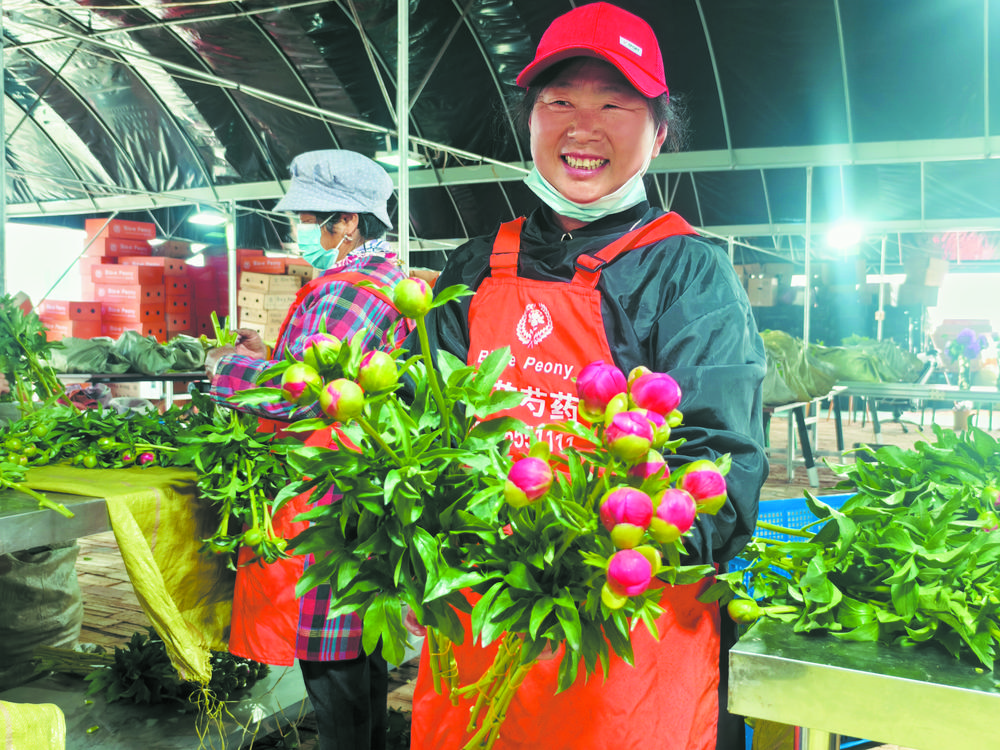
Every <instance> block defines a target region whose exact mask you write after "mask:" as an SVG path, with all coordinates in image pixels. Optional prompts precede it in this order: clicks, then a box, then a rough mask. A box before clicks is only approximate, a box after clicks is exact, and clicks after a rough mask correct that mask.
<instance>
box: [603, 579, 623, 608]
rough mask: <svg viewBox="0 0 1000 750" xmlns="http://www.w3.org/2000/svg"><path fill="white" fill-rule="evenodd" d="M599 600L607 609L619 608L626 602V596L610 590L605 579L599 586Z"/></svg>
mask: <svg viewBox="0 0 1000 750" xmlns="http://www.w3.org/2000/svg"><path fill="white" fill-rule="evenodd" d="M601 601H602V602H604V606H605V607H607V608H608V609H621V608H622V607H624V606H625V605H626V604H628V597H627V596H619V595H618V594H616V593H615V592H614V591H612V590H611V587H610V586H609V585H608V583H607V581H605V582H604V585H603V586H601Z"/></svg>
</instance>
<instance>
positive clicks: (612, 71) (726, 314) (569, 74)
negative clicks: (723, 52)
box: [411, 2, 767, 750]
mask: <svg viewBox="0 0 1000 750" xmlns="http://www.w3.org/2000/svg"><path fill="white" fill-rule="evenodd" d="M517 82H518V84H519V85H520V86H521V87H523V88H525V89H526V91H525V96H524V101H523V103H522V105H521V108H520V118H519V119H520V120H521V122H522V123H524V124H526V125H527V129H528V135H529V137H530V144H531V154H532V158H533V160H534V169H533V170H532V172H531V173H530V174H529V176H528V177H527V178H526V180H525V182H526V184H527V186H528V187H529V188H530V189H531V191H532V192H533V193H534V194H535V195H536V196H537V197H538V199H539V200H540V202H541V204H542V205H541V206H540V207H539V208H538V209H536V210H535V211H533V212H532V213H531V214H530V215H529V216H527V217H526V218H521V219H517V220H515V221H512V222H508V223H506V224H503V225H501V227H500V230H499V232H498V233H497V234H496V235H495V236H487V237H482V238H478V239H473V240H471V241H469V242H467V243H466V244H465V245H463V246H461V247H459V248H457V249H456V250H454V251H453V252H452V253H451V254H450V255H449V257H448V261H447V264H446V266H445V269H444V270H443V271H442V273H441V278H440V279H439V280H438V283H437V288H440V289H443V288H446V287H448V286H451V285H454V284H464V285H466V286H468V287H470V288H471V289H473V290H475V295H474V296H473V297H472V298H471V301H470V300H469V299H468V298H463V299H461V300H456V301H453V302H449V303H447V304H444V305H441V306H439V307H436V308H435V309H434V310H432V311H431V314H430V315H429V316H428V318H427V329H428V337H429V339H430V345H431V349H432V350H438V349H442V350H445V351H448V352H450V353H452V354H453V355H455V356H457V357H459V358H461V359H462V360H464V361H466V362H470V363H471V362H474V361H477V360H478V359H479V358H481V354H482V352H489V351H494V350H496V349H499V348H501V347H503V346H510V349H511V355H512V356H511V358H510V363H509V365H508V366H507V368H506V369H505V371H504V372H503V374H502V375H501V376H500V379H501V380H502V381H503V383H504V388H505V389H507V390H518V391H521V392H522V393H524V394H526V396H527V398H526V399H525V401H524V403H523V404H522V405H521V406H519V407H517V408H516V409H515V410H512V415H513V416H515V417H517V418H519V419H521V420H522V421H524V422H525V423H526V424H528V425H530V426H533V427H536V428H537V433H538V434H540V435H541V436H542V437H544V436H545V433H546V430H547V429H548V428H546V425H547V424H549V423H551V422H554V421H558V420H560V419H564V418H566V414H565V413H566V412H567V410H569V411H571V412H573V415H572V416H576V415H577V414H578V413H579V412H580V411H583V410H584V409H583V405H582V404H577V403H575V402H574V403H572V404H570V403H568V402H567V399H566V395H567V391H568V390H569V389H567V387H566V379H565V377H564V376H565V374H567V373H570V372H574V373H579V372H580V371H581V370H582V368H583V367H584V366H585V365H588V364H590V363H594V362H604V363H609V364H613V365H614V366H615V367H617V368H618V369H620V370H621V371H622V372H623V373H631V372H633V371H636V370H637V369H638V368H648V369H650V370H652V371H655V372H664V373H666V372H669V373H670V374H671V375H672V376H673V377H674V379H675V380H676V381H677V383H678V385H679V386H680V391H681V392H682V393H684V401H683V402H682V403H681V405H680V407H679V408H680V410H681V411H682V412H683V413H684V423H683V425H680V426H678V427H677V429H676V437H677V438H682V439H683V445H682V446H681V447H680V448H679V449H678V452H677V455H676V456H675V457H671V458H670V464H671V466H670V468H671V470H674V469H678V468H680V467H681V466H684V465H693V464H694V462H697V461H708V462H712V461H714V460H715V459H717V458H719V457H720V456H722V455H724V454H729V455H730V456H731V458H732V469H731V471H730V473H729V475H728V477H729V478H730V482H729V491H728V493H727V494H725V495H720V497H719V502H720V504H721V507H720V509H719V512H718V514H717V515H715V516H712V517H708V518H699V520H697V521H696V522H695V525H694V526H693V527H692V528H691V529H689V530H688V532H687V534H686V535H685V537H684V546H685V550H686V552H687V558H686V559H685V563H688V562H690V563H712V564H716V565H720V566H725V565H726V563H727V562H728V561H729V560H730V559H732V558H733V557H734V556H735V555H736V554H737V553H738V552H739V551H740V549H741V548H742V547H743V546H744V545H745V544H746V542H747V540H748V539H749V538H750V536H751V534H752V530H753V528H754V522H755V518H756V508H757V497H758V494H759V491H760V487H761V484H762V482H763V481H764V478H765V477H766V475H767V463H766V460H765V457H764V451H763V442H764V441H763V430H762V426H763V419H762V416H761V390H760V385H761V381H762V379H763V376H764V351H763V345H762V342H761V339H760V336H759V335H758V333H757V329H756V326H755V324H754V321H753V317H752V315H751V312H750V305H749V302H748V300H747V297H746V293H745V291H744V290H743V288H742V284H741V283H740V281H739V279H738V278H736V275H735V272H734V270H733V267H732V264H731V263H730V262H729V260H728V258H727V256H726V254H725V253H724V252H723V251H722V250H721V248H719V247H718V246H716V245H714V244H712V243H711V242H708V241H706V240H705V239H703V238H701V237H699V236H698V235H697V234H696V233H695V232H694V230H693V229H692V228H691V227H690V226H689V225H688V224H687V222H686V221H685V220H684V219H682V218H681V217H680V216H678V215H677V214H673V213H667V214H665V213H663V212H662V211H660V210H659V209H655V208H652V207H651V206H650V204H649V202H648V199H647V197H646V192H645V187H644V184H643V175H644V174H645V171H646V168H647V167H648V165H649V162H650V160H651V159H652V158H653V156H655V155H656V154H657V153H659V151H660V149H661V148H662V147H663V145H664V144H665V143H668V142H672V141H671V130H672V129H673V128H674V126H675V124H677V123H678V118H676V115H675V112H674V111H673V109H672V107H671V103H670V95H669V93H668V91H667V84H666V79H665V76H664V72H663V61H662V57H661V54H660V49H659V44H658V42H657V39H656V36H655V34H654V33H653V31H652V29H651V28H650V27H649V25H648V24H646V22H645V21H643V20H642V19H641V18H638V17H637V16H635V15H633V14H631V13H628V12H626V11H624V10H622V9H621V8H618V7H616V6H614V5H611V4H609V3H603V2H598V3H590V4H586V5H581V6H580V7H578V8H576V9H575V10H572V11H570V12H569V13H566V14H565V15H563V16H560V17H559V18H557V19H555V21H553V23H552V24H551V25H550V26H549V28H548V29H547V30H546V32H545V33H544V35H543V36H542V39H541V41H540V43H539V45H538V50H537V53H536V55H535V59H534V60H533V61H532V62H531V64H529V65H528V66H527V67H526V68H525V69H524V70H523V71H522V73H521V74H520V75H519V76H518V78H517ZM677 131H678V132H676V133H674V135H675V136H676V135H680V134H682V132H683V131H682V128H681V127H679V125H678V127H677ZM411 348H412V347H411ZM545 363H550V364H551V367H547V366H546V364H545ZM539 365H540V366H539ZM673 435H674V433H672V436H673ZM530 447H531V446H527V445H523V444H517V445H515V446H514V450H513V451H512V452H513V453H515V454H517V455H521V454H523V453H525V452H527V450H528V449H529V448H530ZM699 592H700V588H699V584H692V585H688V586H680V585H677V586H666V587H664V589H663V595H662V597H661V598H660V600H659V605H660V606H661V607H662V608H663V610H664V613H663V615H662V616H661V617H659V618H657V620H656V627H657V630H658V632H659V634H660V638H659V640H658V641H657V640H655V639H653V638H652V637H651V636H650V635H649V634H648V633H647V632H646V631H645V630H644V629H643V628H637V629H635V630H634V631H633V638H632V648H633V650H634V664H633V665H628V664H626V663H625V662H624V661H622V660H620V659H615V658H613V659H611V660H610V662H609V663H608V664H607V665H606V667H607V668H606V670H605V674H602V675H600V676H594V677H593V678H592V679H590V680H589V681H585V680H584V679H583V677H582V676H581V678H580V679H579V680H577V682H575V683H574V684H573V685H572V686H571V687H569V688H568V689H566V690H563V691H561V692H559V693H558V694H557V688H558V686H559V674H560V659H559V658H555V659H550V660H548V661H539V662H538V663H536V664H535V665H534V666H533V667H532V668H531V671H530V672H529V673H528V674H527V676H526V677H525V678H524V682H523V683H522V684H521V687H520V688H519V689H518V691H517V693H516V695H515V696H514V698H513V700H512V702H511V704H510V706H509V709H508V711H507V713H506V720H505V723H504V729H503V732H502V733H501V735H500V737H499V739H498V740H497V742H496V744H495V745H494V748H495V750H501V749H503V750H515V749H516V750H522V749H526V748H534V747H546V748H549V749H550V750H570V749H571V748H572V750H588V749H589V748H595V749H596V748H606V747H614V746H620V747H628V748H631V747H642V746H645V745H646V744H648V741H649V738H650V737H656V738H657V747H660V748H666V750H716V749H717V748H730V747H739V746H741V745H742V738H743V727H742V722H741V721H740V720H738V719H737V720H736V721H733V722H729V721H726V719H727V718H731V717H728V716H727V714H726V712H725V711H724V710H723V707H724V703H722V701H724V700H725V696H726V686H725V680H724V674H722V673H721V671H720V665H721V664H724V663H726V658H727V649H728V644H729V643H730V642H731V641H732V640H734V639H735V628H734V627H733V626H732V623H731V621H729V620H728V618H726V617H725V616H724V615H722V614H721V613H720V612H719V607H718V605H717V604H702V603H701V602H700V601H698V594H699ZM543 630H544V628H543ZM539 637H545V634H544V632H542V633H540V634H539ZM472 641H473V639H472V637H471V635H467V637H466V638H465V642H464V643H462V644H460V645H459V644H456V645H455V655H456V661H457V663H458V666H459V670H460V678H461V680H462V681H467V678H468V677H470V676H471V675H478V674H479V672H477V670H476V667H475V666H474V665H476V664H482V663H489V662H490V660H491V657H490V656H489V653H490V652H489V650H488V649H487V648H483V647H481V646H480V645H479V644H475V643H473V642H472ZM492 648H493V649H495V648H496V646H495V644H494V646H493V647H492ZM557 656H558V655H557ZM430 658H431V657H430V653H429V650H428V648H425V653H424V655H423V661H422V663H421V671H420V676H419V677H418V684H417V688H416V691H415V693H414V701H413V709H414V710H413V731H412V737H413V740H412V747H413V748H414V749H415V750H416V749H418V748H419V749H423V748H426V749H427V750H431V748H440V747H461V746H462V745H463V743H464V742H466V741H468V740H469V738H470V736H469V735H466V731H465V730H466V726H467V724H468V720H469V710H468V709H469V706H468V705H466V704H465V703H462V702H461V701H460V702H459V705H458V706H457V707H456V706H453V705H452V704H451V702H450V701H449V699H448V698H447V697H444V696H441V695H438V694H437V693H435V692H434V689H433V685H432V681H431V680H430V677H429V676H428V675H429V668H428V667H429V664H430ZM463 665H464V666H463ZM562 668H563V669H565V666H563V667H562ZM463 670H465V671H464V672H463ZM639 695H648V696H656V699H655V700H650V701H640V700H637V696H639ZM552 716H559V717H561V718H562V719H563V720H562V721H561V722H560V726H558V727H555V726H553V725H552V722H551V720H550V719H551V717H552ZM717 741H718V742H717Z"/></svg>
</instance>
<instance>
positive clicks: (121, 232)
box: [83, 219, 156, 240]
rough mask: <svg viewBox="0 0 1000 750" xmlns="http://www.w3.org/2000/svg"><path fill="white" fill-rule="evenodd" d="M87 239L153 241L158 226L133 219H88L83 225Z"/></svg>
mask: <svg viewBox="0 0 1000 750" xmlns="http://www.w3.org/2000/svg"><path fill="white" fill-rule="evenodd" d="M83 226H84V229H85V230H86V232H87V237H124V238H127V239H135V240H151V239H153V238H154V237H155V236H156V224H154V223H152V222H151V221H132V220H131V219H111V220H110V221H109V220H108V219H87V220H85V221H84V223H83Z"/></svg>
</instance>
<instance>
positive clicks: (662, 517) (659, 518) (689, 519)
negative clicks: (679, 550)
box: [649, 488, 698, 544]
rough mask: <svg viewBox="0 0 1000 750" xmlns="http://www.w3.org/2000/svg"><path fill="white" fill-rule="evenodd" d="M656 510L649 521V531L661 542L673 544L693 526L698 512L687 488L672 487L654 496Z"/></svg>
mask: <svg viewBox="0 0 1000 750" xmlns="http://www.w3.org/2000/svg"><path fill="white" fill-rule="evenodd" d="M654 501H655V502H656V511H655V512H654V513H653V518H652V520H651V521H650V522H649V533H650V535H651V536H652V537H653V539H655V540H656V541H658V542H659V543H660V544H671V543H673V542H675V541H677V540H678V539H680V538H681V535H682V534H683V533H684V532H686V531H687V530H688V529H690V528H691V524H693V523H694V517H695V515H696V514H697V512H698V508H697V505H696V503H695V500H694V497H692V496H691V493H690V492H688V491H687V490H682V489H678V488H671V489H667V490H664V491H663V492H661V493H660V494H659V495H657V496H656V498H654Z"/></svg>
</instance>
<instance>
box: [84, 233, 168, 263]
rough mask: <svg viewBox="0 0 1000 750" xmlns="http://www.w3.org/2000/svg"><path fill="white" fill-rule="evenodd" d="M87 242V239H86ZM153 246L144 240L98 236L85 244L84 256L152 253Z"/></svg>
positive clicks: (119, 256) (98, 256)
mask: <svg viewBox="0 0 1000 750" xmlns="http://www.w3.org/2000/svg"><path fill="white" fill-rule="evenodd" d="M88 242H89V240H88ZM152 253H153V248H152V247H150V245H149V243H148V242H146V240H132V239H128V238H122V237H98V238H97V239H95V240H94V241H93V242H90V244H89V245H88V246H87V250H86V252H85V253H84V255H85V256H89V257H91V258H129V257H133V256H139V257H143V256H148V255H152Z"/></svg>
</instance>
